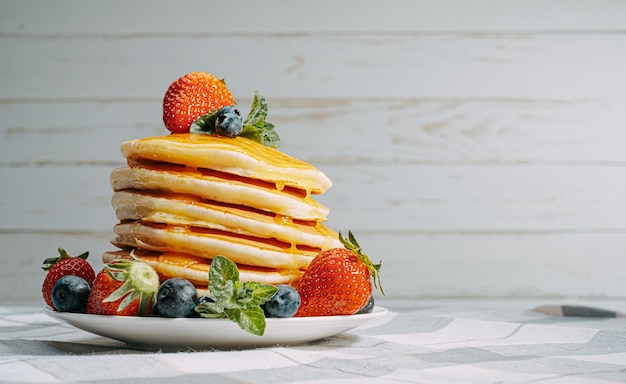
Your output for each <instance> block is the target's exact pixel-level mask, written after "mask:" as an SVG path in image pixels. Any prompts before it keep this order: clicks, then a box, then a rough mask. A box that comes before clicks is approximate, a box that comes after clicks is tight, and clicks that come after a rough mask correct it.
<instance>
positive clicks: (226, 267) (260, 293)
mask: <svg viewBox="0 0 626 384" xmlns="http://www.w3.org/2000/svg"><path fill="white" fill-rule="evenodd" d="M209 291H210V292H211V295H212V296H213V297H214V298H215V302H214V303H201V304H198V305H196V307H195V310H196V312H198V314H200V316H202V317H206V318H213V319H216V318H217V319H219V318H224V317H227V318H228V319H230V320H232V321H234V322H235V323H237V325H239V327H240V328H241V329H243V330H244V331H247V332H250V333H252V334H253V335H258V336H263V333H265V314H264V313H263V309H261V306H260V305H261V304H263V303H265V302H266V301H268V300H269V299H271V298H272V296H274V294H275V293H276V292H277V291H278V289H277V288H276V287H274V286H273V285H270V284H263V283H258V282H254V281H244V282H242V281H239V270H238V269H237V265H236V264H235V263H233V262H232V261H230V260H229V259H228V258H226V257H224V256H216V257H215V258H214V259H213V261H211V268H210V269H209Z"/></svg>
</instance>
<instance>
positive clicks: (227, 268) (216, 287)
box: [209, 255, 239, 296]
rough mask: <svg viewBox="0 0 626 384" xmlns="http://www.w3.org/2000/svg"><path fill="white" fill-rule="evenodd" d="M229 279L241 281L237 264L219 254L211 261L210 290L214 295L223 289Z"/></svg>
mask: <svg viewBox="0 0 626 384" xmlns="http://www.w3.org/2000/svg"><path fill="white" fill-rule="evenodd" d="M227 281H232V282H235V281H239V270H238V269H237V265H236V264H235V263H233V262H232V261H230V260H229V259H228V258H226V257H224V256H221V255H217V256H215V258H213V261H211V268H209V291H211V294H213V295H214V296H215V295H217V294H218V292H219V291H221V290H223V287H224V286H225V285H226V282H227Z"/></svg>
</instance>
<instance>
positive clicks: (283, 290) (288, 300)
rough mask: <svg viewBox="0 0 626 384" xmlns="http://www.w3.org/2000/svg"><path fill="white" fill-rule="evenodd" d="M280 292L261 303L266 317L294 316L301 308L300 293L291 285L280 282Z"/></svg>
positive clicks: (278, 286)
mask: <svg viewBox="0 0 626 384" xmlns="http://www.w3.org/2000/svg"><path fill="white" fill-rule="evenodd" d="M276 288H278V292H276V293H275V294H274V296H272V297H271V298H270V299H269V300H268V301H267V302H266V303H265V304H263V305H261V308H263V311H264V312H265V316H266V317H293V315H295V314H296V312H298V309H299V308H300V303H301V300H300V294H299V293H298V291H296V289H295V288H294V287H292V286H290V285H286V284H279V285H277V286H276Z"/></svg>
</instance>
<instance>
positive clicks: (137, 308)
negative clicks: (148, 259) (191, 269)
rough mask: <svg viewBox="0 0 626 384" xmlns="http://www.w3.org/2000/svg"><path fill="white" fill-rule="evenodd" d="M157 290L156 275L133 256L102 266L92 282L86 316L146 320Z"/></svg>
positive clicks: (157, 280)
mask: <svg viewBox="0 0 626 384" xmlns="http://www.w3.org/2000/svg"><path fill="white" fill-rule="evenodd" d="M158 290H159V275H158V274H157V273H156V271H155V270H154V269H152V267H151V266H149V265H148V264H146V263H145V262H143V261H141V260H139V259H138V258H137V257H136V256H135V255H134V254H133V253H131V257H130V259H118V260H114V261H112V262H110V263H108V264H105V265H104V268H103V269H102V270H101V271H100V272H98V274H97V275H96V279H95V280H94V282H93V285H92V289H91V294H90V295H89V300H88V301H87V313H92V314H98V315H118V316H150V314H151V313H152V306H153V305H154V304H155V303H156V298H157V292H158Z"/></svg>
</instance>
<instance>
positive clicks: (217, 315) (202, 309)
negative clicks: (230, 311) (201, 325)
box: [194, 303, 226, 319]
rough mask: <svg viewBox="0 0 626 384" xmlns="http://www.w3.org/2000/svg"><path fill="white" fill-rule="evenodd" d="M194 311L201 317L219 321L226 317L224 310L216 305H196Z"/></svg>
mask: <svg viewBox="0 0 626 384" xmlns="http://www.w3.org/2000/svg"><path fill="white" fill-rule="evenodd" d="M194 310H195V311H196V312H197V313H198V314H199V315H200V316H202V317H206V318H209V319H221V318H224V317H226V314H225V313H224V308H222V307H221V306H220V305H218V304H217V303H201V304H198V305H196V307H195V308H194Z"/></svg>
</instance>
